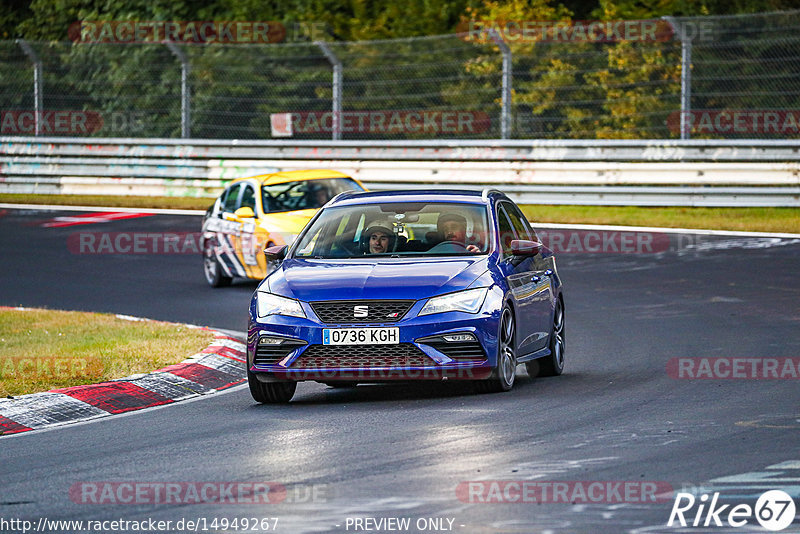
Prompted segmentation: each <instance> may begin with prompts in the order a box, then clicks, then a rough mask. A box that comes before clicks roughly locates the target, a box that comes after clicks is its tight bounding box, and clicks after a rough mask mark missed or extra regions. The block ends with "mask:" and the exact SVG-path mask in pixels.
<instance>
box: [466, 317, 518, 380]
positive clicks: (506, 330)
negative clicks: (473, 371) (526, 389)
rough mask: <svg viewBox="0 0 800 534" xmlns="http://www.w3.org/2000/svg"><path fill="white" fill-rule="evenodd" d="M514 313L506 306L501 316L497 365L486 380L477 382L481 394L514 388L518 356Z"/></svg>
mask: <svg viewBox="0 0 800 534" xmlns="http://www.w3.org/2000/svg"><path fill="white" fill-rule="evenodd" d="M515 333H516V327H515V324H514V313H513V312H512V311H511V308H510V307H509V306H508V305H506V306H505V307H504V308H503V311H502V313H501V315H500V331H499V332H498V336H497V338H498V339H497V365H496V366H495V368H494V370H493V371H492V374H491V375H490V376H489V378H487V379H486V380H481V381H479V382H476V387H477V389H478V392H480V393H499V392H501V391H509V390H510V389H511V388H512V387H514V379H515V377H516V373H517V355H516V352H515V347H514V335H515Z"/></svg>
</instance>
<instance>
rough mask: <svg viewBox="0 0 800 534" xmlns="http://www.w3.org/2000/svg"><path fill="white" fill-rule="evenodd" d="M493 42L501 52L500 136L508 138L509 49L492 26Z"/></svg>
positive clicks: (509, 124)
mask: <svg viewBox="0 0 800 534" xmlns="http://www.w3.org/2000/svg"><path fill="white" fill-rule="evenodd" d="M489 34H490V35H491V36H492V40H493V41H494V43H495V44H496V45H497V46H498V47H500V53H502V54H503V87H502V95H501V97H500V108H501V109H500V138H501V139H508V138H509V137H510V136H511V83H512V82H511V49H510V48H509V47H508V45H507V44H506V42H505V41H504V40H503V38H502V37H500V34H499V33H497V30H495V29H494V28H492V29H491V30H489Z"/></svg>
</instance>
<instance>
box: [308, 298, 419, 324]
mask: <svg viewBox="0 0 800 534" xmlns="http://www.w3.org/2000/svg"><path fill="white" fill-rule="evenodd" d="M310 304H311V308H312V309H313V310H314V313H316V314H317V316H318V317H319V318H320V320H321V321H322V322H323V323H328V324H352V323H394V322H397V321H399V320H400V319H402V318H403V316H404V315H405V314H406V313H408V310H410V309H411V306H413V305H414V301H413V300H329V301H317V302H311V303H310ZM363 312H366V316H365V317H356V315H361V314H362V313H363Z"/></svg>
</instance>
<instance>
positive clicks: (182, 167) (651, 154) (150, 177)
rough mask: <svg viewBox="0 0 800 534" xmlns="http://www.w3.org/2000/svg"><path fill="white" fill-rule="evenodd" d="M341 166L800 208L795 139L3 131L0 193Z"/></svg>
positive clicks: (652, 201) (198, 182)
mask: <svg viewBox="0 0 800 534" xmlns="http://www.w3.org/2000/svg"><path fill="white" fill-rule="evenodd" d="M301 168H334V169H337V170H341V171H342V172H346V173H349V174H351V175H353V176H355V177H357V178H359V179H361V180H362V181H363V182H365V184H366V185H367V186H368V187H370V188H372V189H381V188H416V187H440V188H458V187H465V186H467V187H472V188H479V187H483V186H487V185H489V186H492V187H499V188H501V189H502V190H504V191H506V192H507V193H509V194H510V195H512V196H513V197H514V198H516V199H517V200H518V201H520V202H522V203H540V204H597V205H672V206H792V207H798V206H800V172H799V171H800V142H796V141H764V140H752V141H747V142H744V141H729V140H722V141H710V140H692V141H632V140H606V141H584V140H564V141H555V140H553V141H549V140H547V141H541V140H535V141H445V140H439V141H418V142H410V141H394V142H392V141H383V142H375V143H372V142H354V141H339V142H333V141H314V142H297V141H294V142H287V141H237V140H227V141H226V140H216V141H209V140H191V141H188V140H176V139H149V140H141V139H94V138H80V139H78V138H41V137H38V138H34V137H14V138H9V137H5V138H0V192H5V193H49V194H76V193H82V194H127V195H158V196H214V195H216V194H217V193H218V192H219V190H220V188H222V187H223V186H224V184H225V183H227V181H228V180H230V179H233V178H238V177H241V176H251V175H254V174H260V173H265V172H275V171H277V170H293V169H301Z"/></svg>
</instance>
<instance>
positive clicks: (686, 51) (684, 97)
mask: <svg viewBox="0 0 800 534" xmlns="http://www.w3.org/2000/svg"><path fill="white" fill-rule="evenodd" d="M662 19H663V20H666V21H667V22H668V23H669V25H670V26H671V27H672V32H673V34H674V35H677V36H678V38H679V39H680V40H681V139H689V138H690V137H691V136H692V132H691V124H690V122H689V115H690V114H691V112H692V38H691V37H689V36H688V35H687V34H686V32H684V31H683V27H682V26H681V25H680V23H676V22H675V19H674V17H662Z"/></svg>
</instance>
